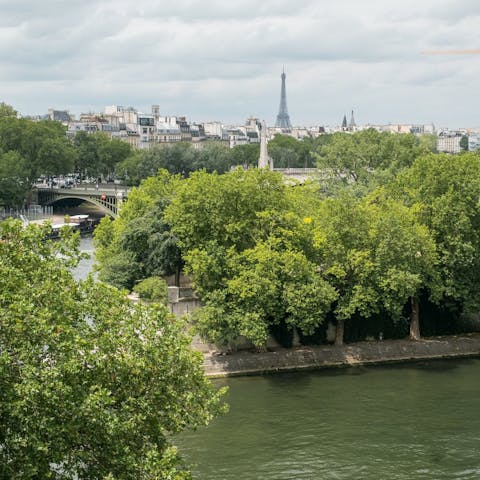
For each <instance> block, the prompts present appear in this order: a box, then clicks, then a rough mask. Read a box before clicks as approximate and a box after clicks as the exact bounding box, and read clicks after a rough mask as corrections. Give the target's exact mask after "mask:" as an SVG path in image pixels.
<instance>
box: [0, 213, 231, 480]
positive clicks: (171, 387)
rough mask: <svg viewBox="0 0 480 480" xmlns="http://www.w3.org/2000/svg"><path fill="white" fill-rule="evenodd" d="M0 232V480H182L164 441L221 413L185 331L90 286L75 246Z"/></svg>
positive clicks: (28, 232)
mask: <svg viewBox="0 0 480 480" xmlns="http://www.w3.org/2000/svg"><path fill="white" fill-rule="evenodd" d="M47 232H48V226H47V227H38V226H36V225H30V226H28V227H26V228H24V227H22V225H21V223H20V222H13V221H6V222H3V223H1V224H0V239H1V241H0V257H1V258H2V262H0V291H1V292H2V295H1V297H0V322H1V323H0V325H1V328H0V445H1V448H0V477H1V478H9V479H22V480H23V479H27V480H28V479H37V478H52V479H72V478H79V479H92V480H93V479H113V478H116V479H129V478H158V479H165V480H166V479H177V480H180V479H187V478H190V476H189V474H188V472H187V471H186V470H185V468H184V466H183V465H182V463H181V460H180V458H179V456H178V453H177V452H176V450H175V448H174V447H172V446H171V443H170V436H171V435H172V434H173V433H177V432H179V431H181V430H183V429H185V428H188V427H194V426H196V425H200V424H205V423H207V422H208V421H209V420H210V419H211V418H212V416H213V415H214V414H216V413H218V412H219V411H220V410H221V409H222V408H223V407H222V405H221V400H220V397H221V395H222V391H218V392H217V391H215V389H214V388H213V387H212V385H211V384H210V383H209V382H208V381H206V379H205V377H204V374H203V368H202V362H201V358H200V357H201V356H200V354H198V353H195V352H193V351H192V350H190V348H189V342H190V339H189V338H187V337H186V336H185V335H184V333H183V331H184V325H183V324H182V323H181V322H179V321H178V320H175V319H174V318H173V317H172V316H170V315H169V314H168V311H167V309H166V308H165V307H164V306H162V305H159V304H152V305H142V304H138V305H133V304H132V303H131V302H130V301H129V300H128V299H127V298H126V297H125V296H124V294H123V293H121V292H120V291H118V290H116V289H114V288H112V287H108V286H107V285H105V284H101V283H96V282H95V281H94V280H93V279H92V278H90V279H88V280H87V281H85V282H76V281H75V280H74V278H73V276H72V273H71V268H72V267H74V266H75V265H76V263H77V261H78V255H79V254H78V238H77V237H75V236H74V235H72V234H71V233H69V232H64V233H63V240H62V241H49V240H45V235H46V234H47Z"/></svg>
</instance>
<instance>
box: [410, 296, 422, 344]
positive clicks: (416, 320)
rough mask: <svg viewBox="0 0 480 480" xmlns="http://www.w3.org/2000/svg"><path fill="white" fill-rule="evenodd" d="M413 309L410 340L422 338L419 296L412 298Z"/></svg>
mask: <svg viewBox="0 0 480 480" xmlns="http://www.w3.org/2000/svg"><path fill="white" fill-rule="evenodd" d="M410 302H411V306H412V311H411V313H410V340H420V316H419V308H420V307H419V304H418V297H415V296H413V297H411V298H410Z"/></svg>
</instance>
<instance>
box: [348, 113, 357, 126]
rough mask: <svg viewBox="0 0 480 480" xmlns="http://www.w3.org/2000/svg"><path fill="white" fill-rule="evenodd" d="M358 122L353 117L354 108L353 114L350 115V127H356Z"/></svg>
mask: <svg viewBox="0 0 480 480" xmlns="http://www.w3.org/2000/svg"><path fill="white" fill-rule="evenodd" d="M356 126H357V124H356V123H355V119H354V118H353V110H352V116H351V117H350V123H349V124H348V128H355V127H356Z"/></svg>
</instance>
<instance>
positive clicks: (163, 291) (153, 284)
mask: <svg viewBox="0 0 480 480" xmlns="http://www.w3.org/2000/svg"><path fill="white" fill-rule="evenodd" d="M133 291H134V292H135V293H138V296H139V297H140V298H141V299H142V300H147V301H149V302H156V303H161V304H163V305H166V304H167V299H168V290H167V282H165V280H164V279H163V278H161V277H148V278H146V279H145V280H142V281H141V282H139V283H137V284H136V285H135V287H134V288H133Z"/></svg>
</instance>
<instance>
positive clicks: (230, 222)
mask: <svg viewBox="0 0 480 480" xmlns="http://www.w3.org/2000/svg"><path fill="white" fill-rule="evenodd" d="M312 195H314V190H310V189H309V187H306V189H305V190H296V192H293V191H292V189H291V188H290V187H287V186H286V185H285V183H284V182H283V179H282V177H281V175H278V174H276V173H273V172H270V171H268V170H258V169H252V170H247V171H245V170H241V169H239V170H235V171H233V172H231V173H228V174H225V175H216V174H207V173H205V172H197V173H194V174H192V176H191V177H190V178H189V179H188V180H186V181H185V182H183V183H182V184H180V186H179V189H178V191H177V194H176V196H175V198H174V199H173V201H172V203H171V204H170V205H169V207H168V208H167V211H166V219H167V221H168V222H169V223H170V225H171V227H172V231H173V232H174V234H175V235H177V236H178V239H179V242H180V245H181V246H182V249H183V250H184V251H185V252H186V253H185V255H184V257H185V260H186V268H187V271H188V272H189V273H191V274H192V276H193V279H194V284H195V288H196V290H197V292H198V293H199V294H200V295H201V298H202V300H203V302H204V303H205V305H206V306H205V307H204V308H202V309H200V310H199V311H197V312H196V313H195V314H194V320H195V322H196V327H197V330H198V331H199V332H200V334H201V335H202V336H204V337H205V338H207V339H209V340H210V341H213V342H215V343H217V344H221V345H229V344H231V343H232V342H234V341H235V339H236V338H237V337H238V336H240V335H243V336H245V337H246V338H248V339H250V340H251V341H252V342H253V343H255V344H256V345H264V344H265V342H266V340H267V336H268V333H269V331H270V329H271V327H272V326H274V325H278V324H279V323H281V322H282V323H284V324H286V325H287V326H288V327H289V328H290V329H293V328H299V329H300V330H301V331H302V332H303V333H305V334H307V335H308V334H311V333H313V330H314V329H315V328H316V327H318V325H319V324H320V323H321V322H322V321H323V319H324V317H325V314H326V313H327V312H328V310H329V308H330V305H331V303H332V301H333V300H334V298H335V296H336V293H335V291H334V289H333V288H331V287H330V285H328V283H327V282H326V281H325V280H324V279H323V278H322V276H321V275H320V274H319V272H318V268H317V266H316V264H315V263H313V262H312V261H311V260H309V258H308V256H307V255H310V254H311V253H312V251H313V249H312V248H311V246H312V242H311V228H310V227H311V226H310V225H309V223H308V222H307V221H305V219H304V217H303V215H304V213H305V212H307V211H308V209H305V208H302V209H301V210H303V211H296V210H295V209H296V207H297V206H300V205H303V206H305V204H310V205H312V206H314V205H315V200H314V198H312ZM309 200H311V202H309ZM303 295H308V298H307V299H304V301H303V302H302V301H300V300H299V296H300V298H303V297H302V296H303Z"/></svg>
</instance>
